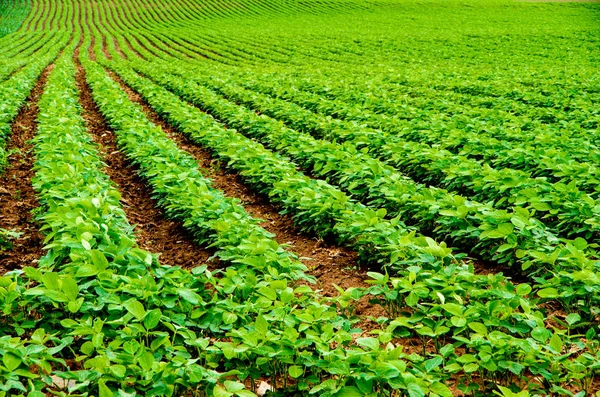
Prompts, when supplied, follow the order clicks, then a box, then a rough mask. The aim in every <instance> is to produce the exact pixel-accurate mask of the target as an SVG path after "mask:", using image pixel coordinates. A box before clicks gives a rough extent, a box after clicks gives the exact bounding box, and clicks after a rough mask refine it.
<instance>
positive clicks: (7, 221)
mask: <svg viewBox="0 0 600 397" xmlns="http://www.w3.org/2000/svg"><path fill="white" fill-rule="evenodd" d="M52 68H53V66H52V65H51V66H48V67H47V68H46V69H45V70H44V72H43V73H42V75H41V76H40V78H39V79H38V81H37V82H36V84H35V86H34V88H33V90H32V91H31V94H30V95H29V98H28V99H27V102H26V103H25V104H24V105H23V106H22V107H21V109H20V110H19V113H18V114H17V117H16V118H15V120H14V121H13V123H12V126H11V136H10V138H9V141H8V144H7V146H6V150H7V152H8V153H9V154H10V155H9V157H8V166H7V168H6V169H5V170H4V172H3V173H2V175H0V228H2V229H6V230H14V231H15V232H18V233H21V235H20V237H18V238H16V239H14V240H12V245H13V247H12V249H6V250H4V251H0V274H4V273H5V272H7V271H10V270H14V269H20V268H23V267H25V266H35V264H36V262H37V260H38V259H39V258H40V257H41V256H42V255H43V253H44V251H43V249H42V247H43V241H44V238H43V235H42V234H41V233H40V231H39V227H38V224H37V222H36V221H35V217H34V215H33V213H32V211H34V210H35V209H36V208H38V207H39V203H38V200H37V197H36V194H35V191H34V190H33V186H32V184H31V179H32V178H33V176H34V175H35V173H34V171H33V163H34V157H33V152H32V145H31V143H30V142H29V141H30V140H31V139H32V138H33V137H34V136H35V133H36V131H37V115H38V112H39V109H38V105H37V104H38V101H39V99H40V96H41V95H42V92H43V91H44V87H45V85H46V79H47V78H48V74H49V73H50V71H51V70H52Z"/></svg>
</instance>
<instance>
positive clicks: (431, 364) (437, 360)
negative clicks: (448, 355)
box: [425, 356, 444, 372]
mask: <svg viewBox="0 0 600 397" xmlns="http://www.w3.org/2000/svg"><path fill="white" fill-rule="evenodd" d="M443 361H444V360H443V359H442V358H441V357H439V356H437V357H434V358H430V359H429V360H427V361H425V370H426V371H427V372H431V371H432V370H434V369H435V368H437V367H439V366H440V364H442V362H443Z"/></svg>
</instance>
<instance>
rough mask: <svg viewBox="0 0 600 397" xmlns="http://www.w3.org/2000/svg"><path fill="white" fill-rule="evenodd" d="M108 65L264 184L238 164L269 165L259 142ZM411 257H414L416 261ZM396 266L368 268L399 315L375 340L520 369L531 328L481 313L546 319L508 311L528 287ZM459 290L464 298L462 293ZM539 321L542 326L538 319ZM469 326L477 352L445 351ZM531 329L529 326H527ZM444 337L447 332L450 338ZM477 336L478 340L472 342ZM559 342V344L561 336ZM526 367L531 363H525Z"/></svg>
mask: <svg viewBox="0 0 600 397" xmlns="http://www.w3.org/2000/svg"><path fill="white" fill-rule="evenodd" d="M114 56H115V55H113V57H114ZM109 66H110V67H112V68H114V69H115V70H116V71H117V72H118V73H119V74H120V75H121V77H122V78H123V79H125V81H127V83H129V84H131V85H132V86H133V87H134V88H135V89H136V90H138V91H139V92H140V93H141V94H142V95H143V96H144V97H145V98H146V100H148V101H149V103H150V105H151V106H153V107H154V108H155V109H156V110H157V111H159V113H161V114H162V115H163V116H164V117H166V118H167V120H169V121H170V122H171V123H173V124H174V125H177V126H178V128H180V129H181V130H182V131H184V132H185V133H186V134H188V135H189V136H190V137H191V138H192V139H194V140H197V141H198V142H199V143H200V144H202V145H203V146H205V147H207V148H209V149H210V150H212V151H214V152H215V154H216V155H218V156H219V157H220V158H221V159H222V160H223V161H226V162H227V163H228V164H229V165H230V166H231V167H232V168H234V169H236V171H238V172H240V174H241V175H243V176H244V177H245V178H250V183H252V184H255V186H261V185H262V184H263V183H264V182H261V181H260V180H259V179H258V178H257V177H254V178H252V177H251V175H249V172H248V171H247V169H244V168H242V167H243V164H244V163H252V162H254V163H255V165H254V167H255V168H258V167H259V164H265V163H267V160H266V158H267V154H265V153H264V152H263V154H261V155H260V156H258V155H257V154H256V152H255V151H254V150H253V149H252V147H256V146H257V145H256V144H252V143H251V141H248V140H245V141H244V140H240V138H239V135H236V133H235V132H234V131H228V130H224V129H222V128H221V127H219V126H218V124H217V123H215V121H213V120H211V118H210V117H209V116H207V115H204V114H202V113H201V112H199V111H198V110H197V109H194V108H193V107H191V106H189V105H185V103H183V102H181V101H180V100H178V99H177V97H176V96H174V95H173V94H171V93H169V92H168V91H166V90H165V89H163V88H160V87H159V86H157V85H154V84H152V83H151V82H150V81H149V80H145V79H143V78H140V77H139V76H136V75H135V74H134V73H132V72H131V71H127V68H126V67H125V66H117V65H115V64H113V63H111V64H109ZM237 141H240V142H243V143H244V145H243V147H244V151H243V153H240V155H238V156H239V157H238V156H236V154H235V152H234V147H236V146H238V145H237V144H236V143H235V142H237ZM242 156H243V157H242ZM254 159H256V160H254ZM257 160H258V161H259V162H260V163H259V164H257ZM267 164H268V163H267ZM267 169H268V171H267ZM262 171H263V173H262V174H263V175H264V174H265V173H270V174H273V173H274V171H273V168H272V167H271V166H269V165H267V166H265V168H263V169H262ZM253 173H255V174H259V171H253ZM311 199H312V198H311ZM413 263H415V262H414V261H413ZM398 272H399V274H400V275H401V276H402V277H399V278H394V279H393V280H394V281H393V282H392V281H391V280H390V279H389V278H387V277H385V276H383V275H377V274H373V277H374V280H373V283H374V284H376V286H375V287H374V288H373V289H371V290H370V293H371V294H372V295H374V296H375V297H377V298H378V299H380V301H381V303H382V305H384V306H385V307H386V308H388V310H389V311H390V316H391V318H392V319H394V318H396V321H391V322H390V323H388V324H389V327H388V328H387V330H386V331H385V332H382V333H381V335H380V337H379V338H380V340H384V341H385V340H390V339H389V338H393V337H399V336H401V337H406V336H409V335H411V334H412V335H415V336H420V337H422V338H423V339H424V344H426V341H427V340H434V341H435V342H436V346H438V347H439V349H440V351H436V354H435V357H433V358H430V360H432V361H429V360H428V361H427V363H428V364H427V365H431V368H432V369H433V368H436V367H437V366H439V365H441V364H442V363H443V362H445V363H446V366H445V367H444V372H445V374H446V376H450V375H451V374H452V373H453V371H456V372H460V373H462V371H466V372H467V373H472V372H474V371H479V370H481V371H483V372H484V373H486V375H488V376H489V379H500V378H502V377H503V376H505V375H506V373H507V371H508V372H510V373H517V374H521V372H522V371H521V370H522V368H521V367H520V365H523V364H522V363H523V362H522V359H523V357H521V356H520V355H519V354H518V353H517V351H518V350H519V349H522V348H523V343H522V342H521V338H520V337H519V336H520V335H519V333H520V332H523V333H524V334H527V332H528V331H527V330H526V328H524V327H522V326H518V325H515V324H516V323H514V324H513V325H511V327H510V328H511V329H514V330H517V329H518V330H519V331H515V332H516V333H515V334H514V335H509V334H510V332H509V334H504V333H502V334H503V335H504V336H502V337H500V339H499V340H495V341H493V340H488V339H487V335H488V332H489V333H490V336H491V335H494V336H499V335H498V334H495V333H494V332H495V331H492V329H494V327H497V326H501V327H505V326H506V325H507V323H503V324H502V325H500V324H498V323H496V324H494V322H493V321H490V319H487V318H485V320H483V317H484V316H483V315H482V313H483V312H485V311H486V310H492V311H493V309H491V308H492V307H495V306H497V305H499V300H501V299H504V303H505V304H506V306H504V305H502V307H503V308H504V310H507V311H508V312H512V314H508V316H509V318H511V320H507V321H508V322H509V323H511V321H517V322H518V321H524V323H523V324H525V323H527V322H529V321H531V319H532V318H543V317H544V316H543V315H541V313H539V314H532V315H533V317H531V318H530V317H527V316H525V317H527V318H528V320H525V317H522V316H523V313H520V311H519V310H517V311H516V312H514V311H513V310H515V309H516V308H518V307H519V304H521V303H522V304H524V305H525V306H527V307H528V308H530V309H531V310H533V311H535V309H533V307H535V303H534V302H531V301H529V302H528V301H527V298H526V295H527V294H529V293H530V292H531V287H529V286H526V285H524V284H523V285H521V286H519V287H518V288H516V289H515V286H514V285H512V284H511V283H509V282H507V281H506V279H505V278H503V277H502V276H495V277H494V278H491V279H490V278H488V277H485V276H475V275H474V274H473V273H472V268H471V269H470V268H469V267H467V266H464V265H459V266H455V265H451V266H446V267H445V268H438V267H436V266H433V267H431V265H429V266H423V267H421V266H417V265H415V266H412V267H409V268H407V269H399V270H398ZM405 280H412V281H411V282H410V287H408V285H407V284H406V281H405ZM501 289H502V290H504V289H506V293H500V290H501ZM436 291H437V292H436ZM450 291H454V292H455V293H457V294H458V295H457V297H456V298H453V299H458V300H457V301H456V302H460V304H458V303H450V301H445V300H444V299H442V301H440V298H439V295H437V293H439V294H441V295H442V296H447V295H446V294H449V295H452V292H450ZM467 291H469V293H470V296H467V295H465V294H466V292H467ZM492 291H493V292H492ZM495 294H498V295H495ZM461 296H462V298H460V297H461ZM493 296H496V298H492V297H493ZM500 296H503V298H500ZM508 296H512V297H513V299H515V303H516V302H520V303H516V306H515V305H513V304H510V303H507V302H508V301H506V299H508ZM453 302H454V301H453ZM525 302H528V303H525ZM429 305H431V306H432V307H435V309H432V310H429V309H428V308H429ZM529 305H533V306H529ZM408 307H410V308H411V310H414V311H415V313H414V316H412V317H410V318H405V317H403V316H400V318H397V316H399V315H400V313H401V312H402V311H403V310H404V308H408ZM509 307H512V308H513V309H508V308H509ZM444 308H445V309H444ZM446 309H447V310H446ZM444 310H446V311H444ZM480 310H481V311H480ZM498 310H502V309H498ZM528 310H529V309H528ZM452 311H453V315H454V316H455V317H453V320H450V319H447V318H446V322H443V323H439V322H438V323H437V325H436V326H434V325H433V324H435V323H436V322H437V321H439V318H440V317H439V316H441V315H442V313H450V312H452ZM533 313H535V312H533ZM538 315H541V317H538ZM442 316H443V315H442ZM486 317H487V316H486ZM573 318H575V317H573ZM578 318H580V317H578ZM517 319H520V320H517ZM463 320H464V321H463ZM480 321H483V322H481V325H483V327H479V326H478V325H473V327H472V328H469V327H468V326H467V324H468V323H473V322H475V323H477V324H479V323H480ZM442 324H444V325H442ZM537 324H539V325H541V323H537ZM478 327H479V328H478ZM488 327H490V330H488ZM466 329H468V330H469V332H468V334H470V335H471V338H473V339H472V340H471V341H467V340H466V339H464V340H463V339H460V338H459V340H460V341H461V342H462V343H465V345H466V346H468V347H469V348H471V349H474V350H475V351H476V352H477V354H475V355H469V357H463V358H460V357H462V356H461V355H459V354H456V353H455V351H454V347H452V345H447V346H446V347H445V349H443V346H444V341H446V342H450V340H452V338H457V337H458V335H460V334H464V333H465V330H466ZM503 329H504V328H503ZM534 329H536V331H535V332H534V334H535V335H536V337H539V336H540V335H538V332H542V333H543V334H544V335H545V336H544V337H542V338H546V339H545V340H548V338H551V337H552V333H551V332H550V333H548V332H549V331H548V332H546V331H542V330H541V329H539V328H538V327H537V326H534ZM415 330H416V331H415ZM529 332H533V331H532V330H531V329H530V330H529ZM452 335H454V336H452ZM482 337H483V338H484V339H485V340H486V342H485V343H484V344H483V345H485V346H486V347H483V345H482V344H481V340H480V338H482ZM381 338H383V339H381ZM446 338H450V340H448V339H446ZM558 339H561V337H560V336H558V334H557V336H556V337H554V340H555V341H556V340H558ZM476 340H477V341H478V342H475V341H476ZM500 340H502V342H500ZM498 343H500V344H502V345H503V346H504V350H502V351H503V353H502V354H505V356H503V359H505V360H508V361H505V363H506V364H505V366H504V367H497V366H496V367H494V365H495V364H489V365H488V364H486V362H487V360H488V359H489V357H490V356H489V355H488V353H489V354H491V353H490V352H491V351H493V352H494V353H493V354H500V353H499V351H498V350H497V349H498V348H499V345H498ZM506 343H509V344H510V345H512V346H513V347H512V348H510V349H507V348H506ZM561 343H563V342H562V341H561ZM565 343H569V342H565ZM556 346H558V345H556ZM561 346H562V345H561ZM532 348H533V349H534V350H535V349H537V348H535V347H531V346H528V348H527V349H526V350H527V351H529V352H530V353H531V351H532V350H531V349H532ZM481 349H483V350H481ZM533 354H534V355H535V356H536V357H537V358H536V359H537V360H541V361H542V362H545V363H546V364H541V365H540V368H541V367H544V366H546V367H547V366H549V365H550V362H551V360H552V358H551V356H552V354H551V353H550V354H547V353H544V352H541V351H537V350H536V352H535V353H533ZM542 357H546V358H542ZM433 363H436V364H433ZM513 363H514V364H513ZM527 366H529V365H528V364H527ZM541 372H543V373H545V374H548V373H547V372H545V370H541Z"/></svg>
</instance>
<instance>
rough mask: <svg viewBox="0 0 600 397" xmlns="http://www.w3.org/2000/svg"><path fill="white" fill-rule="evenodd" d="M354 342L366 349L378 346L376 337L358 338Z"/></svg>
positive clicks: (373, 348)
mask: <svg viewBox="0 0 600 397" xmlns="http://www.w3.org/2000/svg"><path fill="white" fill-rule="evenodd" d="M356 344H357V345H359V346H362V347H364V348H366V349H368V350H375V349H377V348H378V347H379V340H377V339H376V338H358V339H356Z"/></svg>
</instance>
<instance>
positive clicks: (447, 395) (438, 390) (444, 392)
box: [429, 382, 453, 397]
mask: <svg viewBox="0 0 600 397" xmlns="http://www.w3.org/2000/svg"><path fill="white" fill-rule="evenodd" d="M429 390H430V391H432V392H433V393H435V394H438V395H439V396H441V397H452V396H453V394H452V392H451V391H450V389H448V387H447V386H446V385H444V384H443V383H440V382H435V383H432V384H431V386H429Z"/></svg>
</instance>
